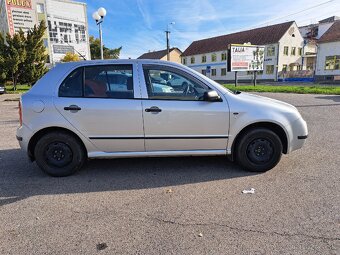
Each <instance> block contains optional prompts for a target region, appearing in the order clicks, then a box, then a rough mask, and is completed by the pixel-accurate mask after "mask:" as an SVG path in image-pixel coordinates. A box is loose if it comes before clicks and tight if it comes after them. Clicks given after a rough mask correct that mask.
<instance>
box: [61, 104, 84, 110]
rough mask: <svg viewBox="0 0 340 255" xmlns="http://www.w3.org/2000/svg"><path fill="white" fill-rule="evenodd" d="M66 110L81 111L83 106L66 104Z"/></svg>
mask: <svg viewBox="0 0 340 255" xmlns="http://www.w3.org/2000/svg"><path fill="white" fill-rule="evenodd" d="M64 110H65V111H80V110H81V108H80V107H79V106H78V105H70V106H66V107H64Z"/></svg>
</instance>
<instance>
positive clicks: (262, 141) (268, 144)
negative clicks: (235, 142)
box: [246, 138, 274, 165]
mask: <svg viewBox="0 0 340 255" xmlns="http://www.w3.org/2000/svg"><path fill="white" fill-rule="evenodd" d="M246 154H247V157H248V159H249V160H250V161H251V162H252V163H254V164H258V165H263V164H266V163H268V162H270V160H271V159H272V157H273V155H274V145H273V143H272V141H271V140H268V139H266V138H257V139H254V140H252V141H251V142H250V143H249V144H248V146H247V150H246Z"/></svg>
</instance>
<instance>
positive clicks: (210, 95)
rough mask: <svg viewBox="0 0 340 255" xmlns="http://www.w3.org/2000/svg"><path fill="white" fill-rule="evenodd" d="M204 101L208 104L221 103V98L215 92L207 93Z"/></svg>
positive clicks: (204, 95)
mask: <svg viewBox="0 0 340 255" xmlns="http://www.w3.org/2000/svg"><path fill="white" fill-rule="evenodd" d="M203 99H204V101H208V102H221V101H222V100H221V97H220V96H219V94H218V93H217V92H216V91H215V90H210V91H206V92H204V94H203Z"/></svg>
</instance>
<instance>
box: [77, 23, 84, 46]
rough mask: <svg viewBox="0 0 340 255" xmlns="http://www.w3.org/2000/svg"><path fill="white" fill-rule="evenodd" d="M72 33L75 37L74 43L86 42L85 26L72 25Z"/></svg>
mask: <svg viewBox="0 0 340 255" xmlns="http://www.w3.org/2000/svg"><path fill="white" fill-rule="evenodd" d="M74 33H75V37H76V42H77V43H80V42H86V32H85V26H83V25H76V24H75V25H74Z"/></svg>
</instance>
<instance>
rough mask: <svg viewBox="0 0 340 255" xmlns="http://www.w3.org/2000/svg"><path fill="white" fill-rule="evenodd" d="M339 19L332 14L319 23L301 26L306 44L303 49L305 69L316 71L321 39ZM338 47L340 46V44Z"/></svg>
mask: <svg viewBox="0 0 340 255" xmlns="http://www.w3.org/2000/svg"><path fill="white" fill-rule="evenodd" d="M337 20H340V17H337V16H332V17H329V18H327V19H323V20H320V21H319V22H318V23H315V24H309V25H307V26H302V27H299V30H300V33H301V35H302V37H303V38H304V45H303V49H302V52H303V54H302V66H303V67H302V68H303V70H313V71H315V69H316V63H317V54H318V43H319V39H320V38H321V37H322V36H323V35H324V34H325V33H326V32H327V31H328V29H329V28H330V27H331V26H332V25H333V24H334V22H335V21H337ZM338 47H340V45H339V46H338Z"/></svg>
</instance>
